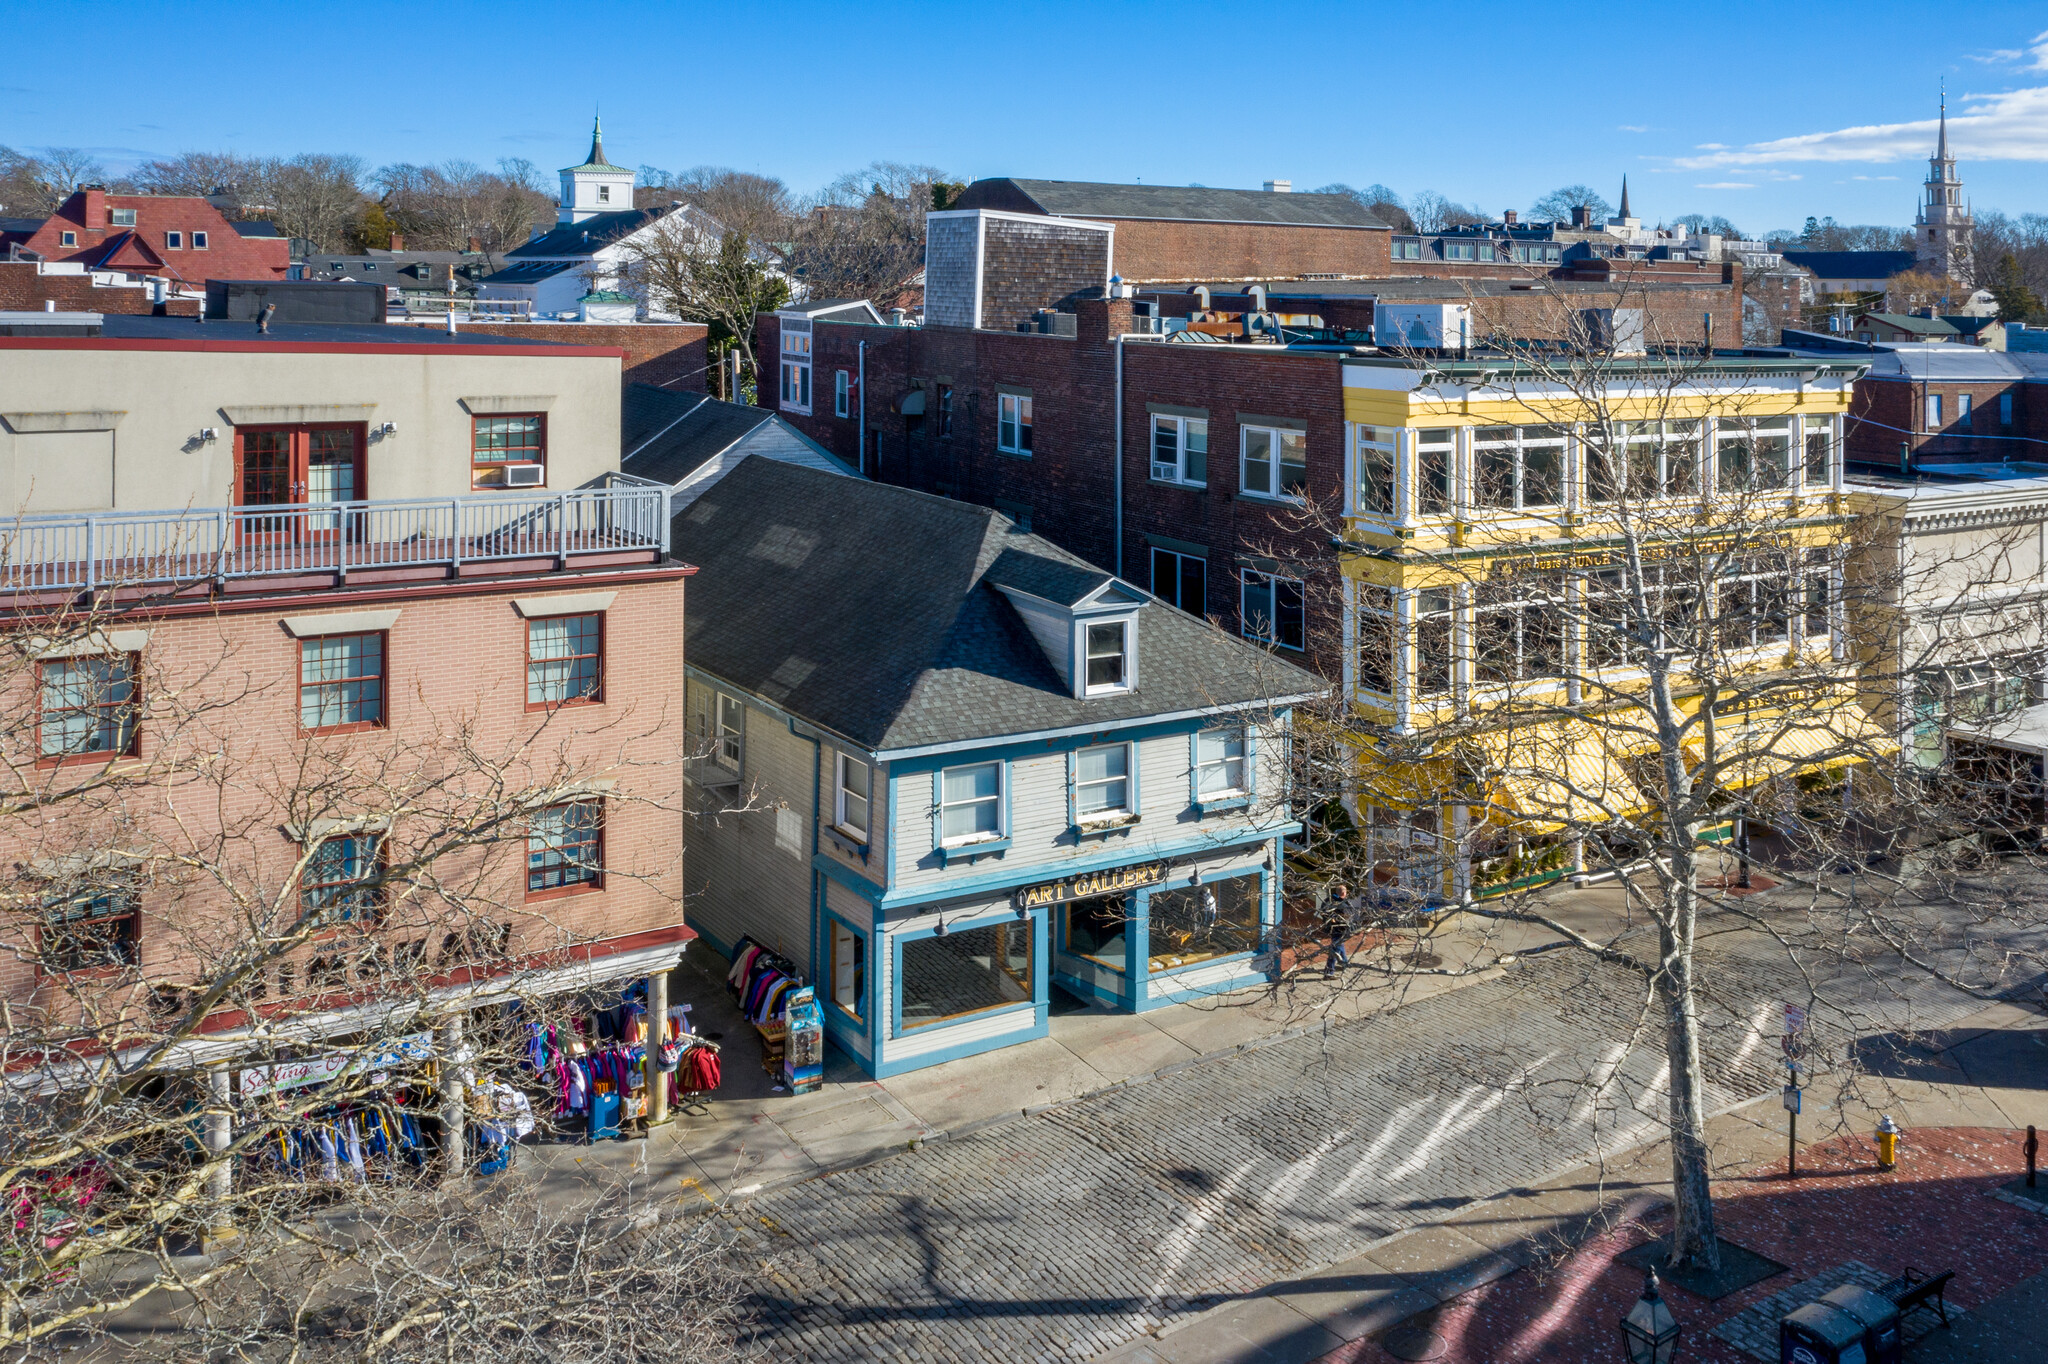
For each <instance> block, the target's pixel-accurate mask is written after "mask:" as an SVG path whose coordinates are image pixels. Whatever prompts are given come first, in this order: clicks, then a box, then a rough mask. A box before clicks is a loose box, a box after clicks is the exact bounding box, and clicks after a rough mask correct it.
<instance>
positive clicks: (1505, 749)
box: [1467, 720, 1648, 830]
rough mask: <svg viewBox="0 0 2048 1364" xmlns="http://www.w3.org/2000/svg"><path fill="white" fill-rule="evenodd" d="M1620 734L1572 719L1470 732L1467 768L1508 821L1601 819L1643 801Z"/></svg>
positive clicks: (1530, 824)
mask: <svg viewBox="0 0 2048 1364" xmlns="http://www.w3.org/2000/svg"><path fill="white" fill-rule="evenodd" d="M1622 737H1623V736H1622V735H1620V734H1610V733H1607V732H1606V731H1603V730H1601V729H1600V728H1598V727H1597V726H1594V725H1590V724H1586V723H1585V722H1583V721H1577V720H1564V721H1546V722H1543V723H1540V724H1537V723H1532V724H1529V725H1527V726H1518V727H1510V728H1507V729H1500V730H1494V731H1491V732H1488V733H1484V734H1476V735H1474V736H1472V739H1471V741H1470V753H1469V755H1468V758H1467V766H1468V767H1469V768H1471V769H1474V772H1473V775H1474V776H1476V777H1477V779H1478V781H1479V784H1480V786H1481V788H1482V790H1483V791H1484V793H1485V797H1486V801H1487V803H1488V804H1489V805H1491V806H1492V807H1493V808H1494V809H1495V810H1497V811H1498V812H1499V813H1500V815H1501V817H1502V818H1503V819H1504V820H1505V821H1506V822H1511V823H1514V824H1517V825H1519V826H1521V827H1523V828H1525V829H1531V830H1543V829H1556V828H1562V827H1564V826H1565V825H1568V824H1605V823H1607V822H1608V821H1610V820H1613V819H1617V818H1620V817H1621V816H1624V815H1627V814H1631V813H1633V812H1635V811H1637V810H1640V809H1642V808H1643V807H1644V805H1646V804H1647V803H1648V802H1647V801H1645V800H1644V798H1643V793H1642V791H1641V789H1640V788H1639V787H1637V785H1636V784H1635V782H1634V781H1633V780H1632V779H1631V778H1630V777H1629V772H1628V758H1627V755H1626V754H1625V753H1624V752H1622V751H1621V750H1620V749H1619V748H1618V747H1617V746H1616V744H1617V741H1619V740H1620V739H1621V738H1622ZM1627 737H1629V738H1630V739H1632V740H1633V741H1634V742H1638V743H1640V742H1641V740H1640V738H1639V737H1638V736H1634V735H1630V736H1627Z"/></svg>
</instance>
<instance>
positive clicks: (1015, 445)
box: [996, 393, 1031, 455]
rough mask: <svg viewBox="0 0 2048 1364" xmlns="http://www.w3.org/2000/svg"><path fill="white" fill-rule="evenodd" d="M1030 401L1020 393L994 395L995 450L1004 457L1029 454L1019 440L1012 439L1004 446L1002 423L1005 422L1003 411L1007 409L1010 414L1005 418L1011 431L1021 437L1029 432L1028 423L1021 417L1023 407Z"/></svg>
mask: <svg viewBox="0 0 2048 1364" xmlns="http://www.w3.org/2000/svg"><path fill="white" fill-rule="evenodd" d="M1030 401H1031V399H1029V398H1027V397H1025V396H1024V395H1023V394H1021V393H998V394H997V395H996V449H998V450H1000V451H1002V452H1003V453H1004V454H1006V455H1029V454H1030V453H1031V451H1030V450H1029V449H1027V448H1025V446H1024V444H1023V442H1022V441H1021V440H1019V439H1017V438H1015V437H1012V438H1011V439H1010V440H1009V442H1008V443H1007V444H1006V443H1005V442H1004V439H1003V423H1004V421H1005V420H1006V419H1005V416H1004V409H1005V408H1007V409H1009V411H1010V413H1011V415H1010V416H1009V417H1008V418H1007V420H1008V422H1009V424H1010V427H1011V429H1012V430H1014V431H1016V432H1018V433H1019V434H1020V435H1021V433H1023V432H1024V431H1026V430H1029V429H1030V427H1031V423H1030V421H1029V420H1027V419H1026V418H1025V417H1024V415H1023V412H1024V407H1023V405H1024V404H1025V403H1028V402H1030Z"/></svg>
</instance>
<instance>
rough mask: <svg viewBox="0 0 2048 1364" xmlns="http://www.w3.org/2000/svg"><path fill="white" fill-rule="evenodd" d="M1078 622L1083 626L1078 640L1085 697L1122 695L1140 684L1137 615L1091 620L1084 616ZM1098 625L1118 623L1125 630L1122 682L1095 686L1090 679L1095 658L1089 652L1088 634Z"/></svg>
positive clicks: (1081, 680)
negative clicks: (1090, 665)
mask: <svg viewBox="0 0 2048 1364" xmlns="http://www.w3.org/2000/svg"><path fill="white" fill-rule="evenodd" d="M1078 624H1079V625H1080V627H1081V628H1080V636H1081V637H1080V640H1079V641H1078V643H1079V646H1080V647H1079V663H1080V669H1079V673H1080V682H1081V695H1083V696H1084V697H1085V696H1120V695H1122V694H1123V693H1125V692H1127V691H1130V690H1131V689H1132V688H1134V687H1136V686H1137V685H1138V660H1137V658H1136V657H1135V655H1136V653H1137V643H1138V622H1137V619H1136V618H1135V617H1129V616H1125V617H1119V618H1117V619H1115V620H1091V619H1088V618H1087V617H1083V618H1082V619H1081V620H1080V621H1079V622H1078ZM1098 625H1116V626H1121V627H1122V628H1123V632H1124V648H1123V662H1124V680H1123V681H1121V682H1117V683H1113V684H1110V685H1106V686H1095V685H1092V684H1091V683H1090V682H1089V681H1088V664H1089V663H1090V661H1091V660H1092V658H1093V655H1091V654H1090V653H1089V652H1088V635H1089V632H1090V631H1091V630H1092V629H1093V628H1094V627H1095V626H1098ZM1103 657H1105V658H1106V657H1108V655H1107V654H1105V655H1103Z"/></svg>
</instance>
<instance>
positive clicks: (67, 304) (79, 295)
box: [0, 260, 200, 317]
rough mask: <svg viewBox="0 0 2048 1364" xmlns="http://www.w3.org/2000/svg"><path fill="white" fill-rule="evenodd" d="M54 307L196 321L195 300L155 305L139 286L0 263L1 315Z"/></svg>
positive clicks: (30, 265)
mask: <svg viewBox="0 0 2048 1364" xmlns="http://www.w3.org/2000/svg"><path fill="white" fill-rule="evenodd" d="M48 303H55V304H56V305H57V311H59V312H81V313H137V314H143V315H148V314H151V313H155V314H158V315H162V314H169V315H170V316H172V317H197V316H198V315H199V309H200V301H199V300H198V299H183V298H174V299H171V300H169V301H168V302H166V303H164V304H162V305H158V304H155V303H152V302H150V291H149V290H148V289H147V288H145V287H144V286H142V285H140V284H108V285H96V284H94V283H93V280H92V276H91V275H89V274H85V275H45V274H42V273H39V272H38V270H37V268H36V262H35V261H28V260H23V261H0V312H32V313H39V312H41V311H42V310H43V307H44V305H45V304H48Z"/></svg>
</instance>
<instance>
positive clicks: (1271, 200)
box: [953, 177, 1388, 230]
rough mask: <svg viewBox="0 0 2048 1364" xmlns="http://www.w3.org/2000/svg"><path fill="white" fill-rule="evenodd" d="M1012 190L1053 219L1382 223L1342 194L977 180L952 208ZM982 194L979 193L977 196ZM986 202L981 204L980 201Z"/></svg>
mask: <svg viewBox="0 0 2048 1364" xmlns="http://www.w3.org/2000/svg"><path fill="white" fill-rule="evenodd" d="M1011 187H1014V189H1015V190H1016V191H1017V192H1019V193H1021V194H1023V196H1024V197H1025V198H1027V199H1029V200H1030V201H1031V202H1032V203H1034V204H1036V205H1038V207H1039V208H1040V209H1041V210H1042V211H1043V212H1046V213H1049V214H1051V215H1053V216H1054V217H1058V218H1151V219H1159V220H1164V221H1172V222H1210V223H1279V224H1288V225H1292V226H1296V227H1372V228H1380V229H1383V230H1388V229H1387V224H1385V223H1383V222H1381V221H1380V220H1379V219H1378V218H1375V217H1373V216H1372V214H1370V213H1368V212H1367V211H1366V210H1365V207H1364V206H1363V205H1361V204H1360V203H1359V202H1358V201H1357V200H1356V199H1353V198H1351V197H1350V196H1349V195H1344V194H1274V193H1270V192H1268V191H1265V190H1256V189H1202V188H1197V187H1195V186H1192V185H1190V186H1181V185H1106V184H1094V183H1090V182H1088V181H1082V180H1019V179H1015V178H1012V177H1002V178H998V179H991V180H977V181H975V182H974V184H972V185H969V186H968V187H967V188H966V190H965V191H963V192H962V194H961V196H960V198H959V199H958V200H957V201H955V203H954V205H953V206H954V207H955V208H960V209H966V208H1003V207H1006V204H1005V203H1003V202H1000V201H999V200H1001V199H1003V198H1006V197H1007V196H1006V195H1004V193H1003V191H1004V190H1005V189H1006V188H1011ZM977 190H979V191H981V192H980V193H979V194H977V193H976V191H977ZM984 200H986V202H984Z"/></svg>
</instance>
